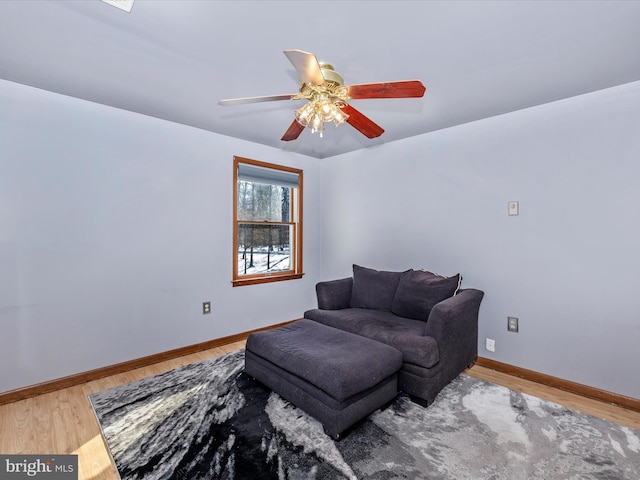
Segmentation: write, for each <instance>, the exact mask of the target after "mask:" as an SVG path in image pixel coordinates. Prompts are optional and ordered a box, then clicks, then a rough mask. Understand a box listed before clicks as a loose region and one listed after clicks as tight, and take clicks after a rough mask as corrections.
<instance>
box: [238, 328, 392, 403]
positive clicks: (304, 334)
mask: <svg viewBox="0 0 640 480" xmlns="http://www.w3.org/2000/svg"><path fill="white" fill-rule="evenodd" d="M246 349H247V351H249V352H251V353H252V354H255V355H257V356H259V357H261V358H263V359H265V360H267V361H269V362H271V363H272V364H273V365H276V366H278V367H279V368H282V369H283V370H285V371H287V372H289V373H291V374H293V375H295V376H297V377H299V378H302V379H304V380H305V381H306V382H308V383H310V384H311V385H313V386H315V387H317V388H319V389H321V390H322V391H324V392H326V393H327V394H329V395H330V396H331V397H332V398H334V399H335V400H337V401H338V402H342V401H345V400H348V399H350V398H352V397H354V396H355V395H357V394H360V393H362V392H365V391H367V390H369V389H371V388H372V387H374V386H376V385H378V384H379V383H381V382H383V381H384V380H385V379H388V378H389V377H392V376H394V375H396V373H397V372H398V370H400V367H401V366H402V355H401V353H400V352H399V351H398V350H396V349H395V348H392V347H391V346H389V345H385V344H383V343H380V342H375V341H373V340H371V339H369V338H365V337H362V336H360V335H353V334H351V333H349V332H345V331H343V330H339V329H337V328H331V327H328V326H326V325H322V324H321V323H319V322H313V321H311V320H300V321H298V322H294V323H291V324H289V325H285V326H284V327H280V328H277V329H274V330H266V331H263V332H257V333H254V334H251V335H249V337H248V338H247V346H246Z"/></svg>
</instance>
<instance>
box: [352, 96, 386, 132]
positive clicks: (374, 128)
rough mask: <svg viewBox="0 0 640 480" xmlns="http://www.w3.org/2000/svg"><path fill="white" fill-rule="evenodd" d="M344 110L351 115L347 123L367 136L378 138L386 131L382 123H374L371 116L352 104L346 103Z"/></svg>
mask: <svg viewBox="0 0 640 480" xmlns="http://www.w3.org/2000/svg"><path fill="white" fill-rule="evenodd" d="M342 111H343V112H344V113H346V114H347V115H349V118H347V123H348V124H349V125H351V126H352V127H354V128H355V129H356V130H358V131H359V132H360V133H362V134H363V135H365V136H366V137H368V138H376V137H379V136H380V135H382V134H383V133H384V129H383V128H382V127H381V126H380V125H378V124H376V123H374V122H373V121H372V120H371V119H370V118H369V117H367V116H365V115H364V114H362V113H360V112H359V111H358V110H356V109H355V108H353V107H352V106H351V105H349V104H347V105H345V106H344V107H343V108H342Z"/></svg>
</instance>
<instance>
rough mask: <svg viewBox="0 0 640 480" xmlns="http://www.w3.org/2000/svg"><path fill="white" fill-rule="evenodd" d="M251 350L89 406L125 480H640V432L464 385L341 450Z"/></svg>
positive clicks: (405, 404)
mask: <svg viewBox="0 0 640 480" xmlns="http://www.w3.org/2000/svg"><path fill="white" fill-rule="evenodd" d="M243 367H244V351H238V352H235V353H232V354H228V355H225V356H223V357H219V358H215V359H211V360H207V361H204V362H201V363H196V364H193V365H188V366H185V367H182V368H178V369H176V370H172V371H170V372H167V373H164V374H161V375H157V376H153V377H150V378H145V379H143V380H140V381H136V382H133V383H130V384H127V385H123V386H120V387H117V388H113V389H110V390H106V391H103V392H99V393H95V394H93V395H91V396H90V397H89V400H90V402H91V404H92V406H93V408H94V411H95V413H96V417H97V418H98V422H99V423H100V427H101V429H102V433H103V437H104V441H105V443H106V445H107V448H108V450H109V452H110V453H111V456H112V458H113V461H114V463H115V465H116V468H117V470H118V472H119V474H120V477H121V478H122V479H123V480H124V479H127V480H129V479H145V480H156V479H157V480H159V479H178V480H196V479H239V480H244V479H247V480H257V479H282V480H284V479H289V480H298V479H300V480H301V479H318V480H325V479H344V478H347V479H361V480H373V479H376V480H383V479H443V480H444V479H446V480H463V479H474V480H475V479H478V480H480V479H482V480H498V479H504V480H519V479H522V480H525V479H526V480H530V479H544V480H556V479H567V480H569V479H571V480H573V479H576V480H577V479H581V480H583V479H594V480H595V479H598V480H603V479H609V480H613V479H616V480H622V479H625V480H638V479H640V431H638V430H634V429H631V428H628V427H623V426H620V425H616V424H614V423H610V422H607V421H605V420H601V419H598V418H595V417H592V416H588V415H585V414H583V413H580V412H577V411H574V410H571V409H569V408H566V407H563V406H560V405H557V404H554V403H550V402H547V401H544V400H541V399H539V398H536V397H532V396H530V395H526V394H522V393H518V392H514V391H510V390H508V389H506V388H504V387H500V386H496V385H493V384H490V383H487V382H483V381H481V380H477V379H475V378H472V377H469V376H466V375H460V376H459V377H458V378H457V379H455V380H454V381H453V382H452V383H451V384H450V385H448V386H447V387H446V388H445V389H444V390H443V391H442V392H441V393H440V394H439V395H438V397H437V399H436V401H435V402H434V404H432V405H431V406H429V407H428V408H423V407H421V406H419V405H416V404H415V403H412V402H411V401H410V400H409V399H408V398H407V397H406V396H404V395H400V396H399V397H398V398H397V399H396V400H395V401H394V403H393V404H392V405H391V406H390V407H388V408H386V409H385V410H382V411H377V412H375V413H374V414H372V415H371V416H370V417H369V418H367V419H366V420H364V421H362V422H361V423H359V424H357V425H356V426H355V427H354V428H353V429H352V430H351V432H350V433H349V434H348V435H347V436H346V437H345V438H344V439H343V440H341V441H339V442H334V441H333V440H331V439H330V438H329V437H328V436H326V435H325V434H324V433H323V431H322V426H321V425H320V424H319V423H318V422H317V421H316V420H314V419H313V418H311V417H309V416H308V415H307V414H305V413H304V412H302V411H301V410H299V409H297V408H296V407H294V406H293V405H291V404H290V403H288V402H287V401H285V400H283V399H282V398H280V397H279V396H278V395H276V394H274V393H272V392H270V391H269V390H268V389H267V388H265V387H263V386H262V385H260V384H259V383H257V382H255V381H254V380H252V379H251V378H249V377H248V376H247V375H246V374H244V373H243Z"/></svg>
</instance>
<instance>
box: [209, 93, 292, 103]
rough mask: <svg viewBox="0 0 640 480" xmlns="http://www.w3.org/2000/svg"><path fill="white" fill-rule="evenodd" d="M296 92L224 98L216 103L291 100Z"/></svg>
mask: <svg viewBox="0 0 640 480" xmlns="http://www.w3.org/2000/svg"><path fill="white" fill-rule="evenodd" d="M294 95H297V94H296V93H287V94H285V95H266V96H262V97H244V98H226V99H224V100H218V105H243V104H245V103H260V102H275V101H277V100H291V98H292V97H293V96H294Z"/></svg>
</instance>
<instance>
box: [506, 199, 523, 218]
mask: <svg viewBox="0 0 640 480" xmlns="http://www.w3.org/2000/svg"><path fill="white" fill-rule="evenodd" d="M507 213H508V214H509V216H512V217H513V216H515V215H518V214H519V213H520V202H517V201H514V202H509V203H508V206H507Z"/></svg>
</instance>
